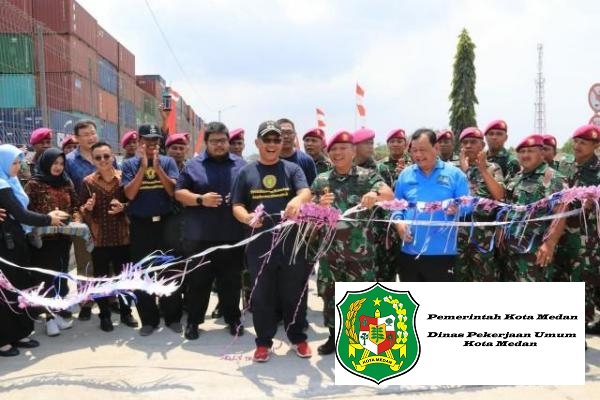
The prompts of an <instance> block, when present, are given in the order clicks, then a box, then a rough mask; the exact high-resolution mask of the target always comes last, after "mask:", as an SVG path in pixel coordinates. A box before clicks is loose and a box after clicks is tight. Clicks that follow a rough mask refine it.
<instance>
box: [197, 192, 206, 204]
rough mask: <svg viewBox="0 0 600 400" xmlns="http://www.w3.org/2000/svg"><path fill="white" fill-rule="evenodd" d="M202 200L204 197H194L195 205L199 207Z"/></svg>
mask: <svg viewBox="0 0 600 400" xmlns="http://www.w3.org/2000/svg"><path fill="white" fill-rule="evenodd" d="M203 198H204V196H202V195H201V194H199V195H198V197H196V204H198V205H199V206H201V205H202V199H203Z"/></svg>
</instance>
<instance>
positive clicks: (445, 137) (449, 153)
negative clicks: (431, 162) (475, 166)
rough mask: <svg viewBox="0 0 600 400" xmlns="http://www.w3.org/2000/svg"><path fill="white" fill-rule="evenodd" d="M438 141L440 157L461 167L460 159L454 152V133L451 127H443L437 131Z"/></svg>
mask: <svg viewBox="0 0 600 400" xmlns="http://www.w3.org/2000/svg"><path fill="white" fill-rule="evenodd" d="M437 143H438V146H439V149H440V159H441V160H442V161H446V162H450V163H452V165H454V166H455V167H460V159H459V157H458V155H457V154H456V153H455V152H454V133H453V132H452V131H451V130H450V129H442V130H441V131H438V133H437Z"/></svg>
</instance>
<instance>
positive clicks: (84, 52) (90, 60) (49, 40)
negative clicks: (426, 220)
mask: <svg viewBox="0 0 600 400" xmlns="http://www.w3.org/2000/svg"><path fill="white" fill-rule="evenodd" d="M43 40H44V63H45V68H46V72H77V73H78V74H79V75H81V76H83V77H85V78H86V79H89V78H90V77H91V78H92V82H97V81H98V68H97V67H96V64H97V60H98V56H97V55H96V51H95V50H94V49H92V48H91V47H90V46H88V45H87V44H85V43H84V42H83V41H81V40H79V39H78V38H77V37H75V36H73V35H44V36H43ZM36 48H37V47H36ZM35 66H36V71H37V69H38V66H39V63H37V62H36V64H35ZM37 72H39V71H37Z"/></svg>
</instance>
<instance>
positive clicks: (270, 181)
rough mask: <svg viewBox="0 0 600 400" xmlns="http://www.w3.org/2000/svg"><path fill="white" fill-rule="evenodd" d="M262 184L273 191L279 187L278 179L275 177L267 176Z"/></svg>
mask: <svg viewBox="0 0 600 400" xmlns="http://www.w3.org/2000/svg"><path fill="white" fill-rule="evenodd" d="M262 183H263V185H264V187H266V188H267V189H273V188H274V187H275V185H277V177H276V176H275V175H265V177H264V178H263V180H262Z"/></svg>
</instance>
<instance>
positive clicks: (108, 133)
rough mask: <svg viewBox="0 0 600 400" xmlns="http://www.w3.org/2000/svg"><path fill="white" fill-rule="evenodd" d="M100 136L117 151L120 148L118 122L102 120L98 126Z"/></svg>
mask: <svg viewBox="0 0 600 400" xmlns="http://www.w3.org/2000/svg"><path fill="white" fill-rule="evenodd" d="M98 138H99V139H100V140H102V141H104V142H106V143H108V144H110V145H111V146H112V148H113V149H114V150H115V151H116V150H117V149H118V148H119V130H118V129H117V124H113V123H111V122H108V121H100V124H99V126H98Z"/></svg>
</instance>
